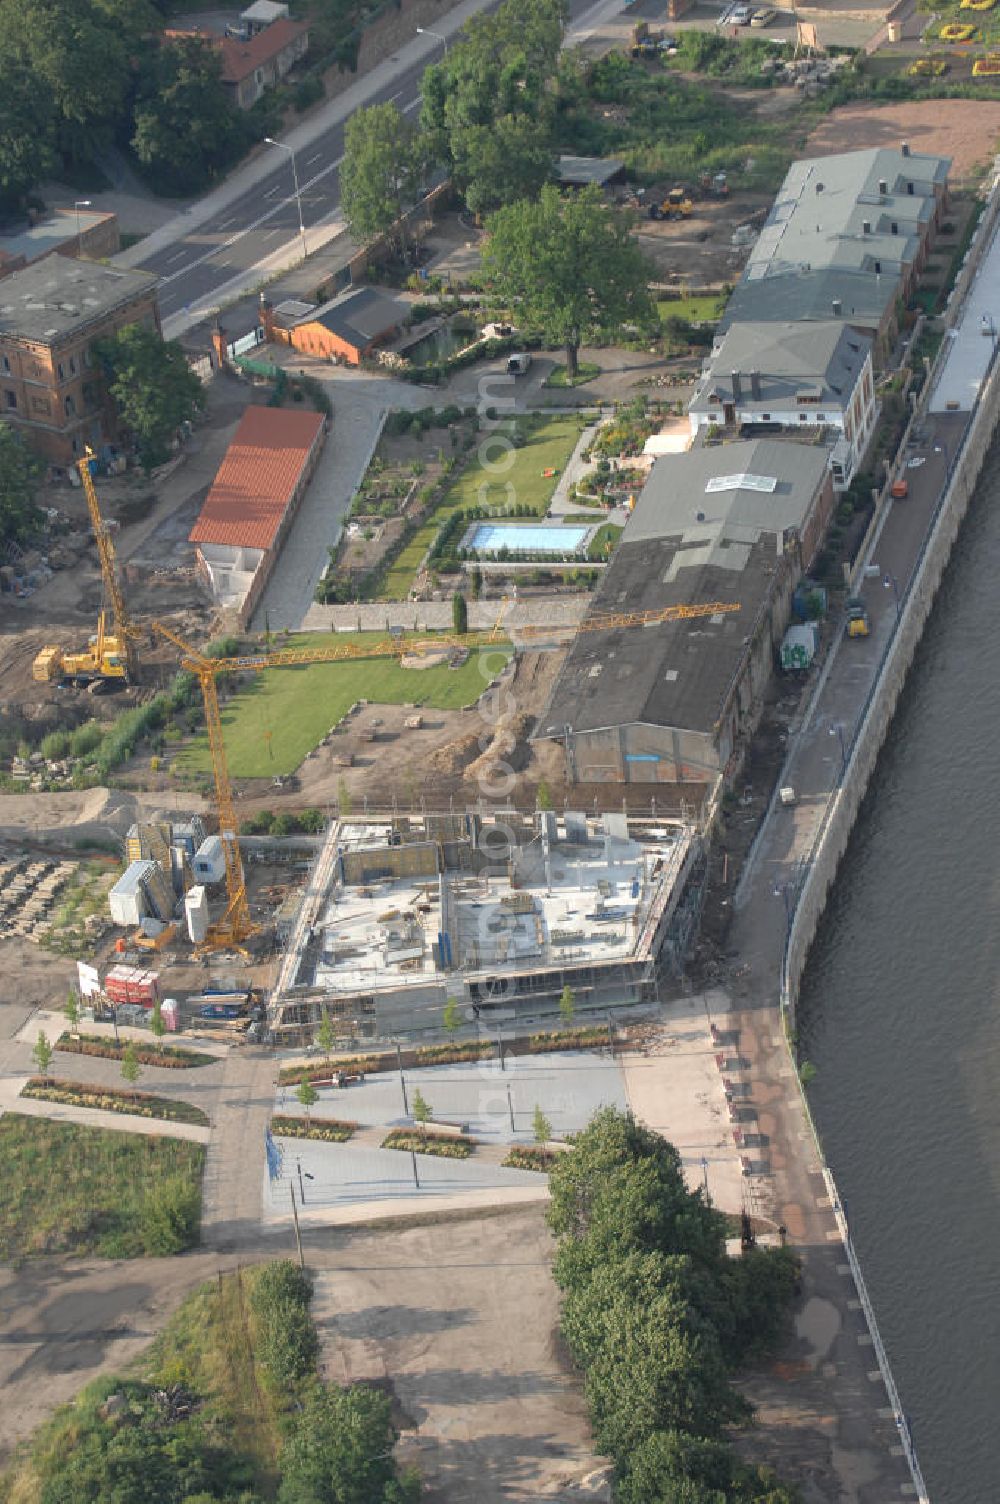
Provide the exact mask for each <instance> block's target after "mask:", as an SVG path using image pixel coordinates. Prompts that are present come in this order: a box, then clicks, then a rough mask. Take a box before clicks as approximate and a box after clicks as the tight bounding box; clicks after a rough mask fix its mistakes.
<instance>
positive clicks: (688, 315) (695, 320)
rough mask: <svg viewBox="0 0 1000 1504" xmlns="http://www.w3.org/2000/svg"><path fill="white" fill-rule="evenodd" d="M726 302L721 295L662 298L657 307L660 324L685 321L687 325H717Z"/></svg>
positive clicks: (703, 294) (699, 294) (698, 294)
mask: <svg viewBox="0 0 1000 1504" xmlns="http://www.w3.org/2000/svg"><path fill="white" fill-rule="evenodd" d="M725 306H726V300H725V298H724V297H723V296H722V294H721V293H696V294H694V295H693V296H692V297H688V298H661V299H660V300H659V301H658V303H657V305H656V312H657V314H658V315H659V319H660V323H661V324H665V323H666V321H667V319H683V320H684V322H685V323H686V324H717V323H718V322H719V320H720V319H721V317H722V313H723V309H724V308H725Z"/></svg>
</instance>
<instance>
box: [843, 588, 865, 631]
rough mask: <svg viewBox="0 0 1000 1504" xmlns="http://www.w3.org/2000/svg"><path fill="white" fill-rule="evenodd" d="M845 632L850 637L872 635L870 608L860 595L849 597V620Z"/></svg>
mask: <svg viewBox="0 0 1000 1504" xmlns="http://www.w3.org/2000/svg"><path fill="white" fill-rule="evenodd" d="M844 631H845V633H846V635H847V636H848V637H868V636H869V635H870V633H871V621H870V619H869V616H868V607H867V606H866V605H865V603H864V601H863V600H862V599H861V597H860V596H859V595H849V596H848V597H847V619H846V622H845V625H844Z"/></svg>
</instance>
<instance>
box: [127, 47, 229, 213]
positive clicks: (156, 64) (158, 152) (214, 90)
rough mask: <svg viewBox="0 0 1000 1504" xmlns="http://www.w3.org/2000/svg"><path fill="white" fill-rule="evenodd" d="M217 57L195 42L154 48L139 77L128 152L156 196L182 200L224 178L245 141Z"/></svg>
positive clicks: (214, 53)
mask: <svg viewBox="0 0 1000 1504" xmlns="http://www.w3.org/2000/svg"><path fill="white" fill-rule="evenodd" d="M221 75H222V63H221V60H220V57H219V54H218V52H217V51H215V49H214V48H211V47H207V46H206V45H205V44H204V43H203V42H201V41H199V40H198V39H197V38H190V39H189V38H182V39H179V40H178V41H176V42H172V43H170V44H168V45H164V46H161V47H157V48H154V49H153V51H152V53H151V54H150V56H149V57H148V59H147V61H146V63H145V65H144V67H143V69H142V72H141V74H140V78H139V82H138V86H137V90H136V101H135V110H134V116H133V125H134V131H133V134H132V141H131V145H132V149H133V151H134V152H135V155H136V158H137V159H138V161H139V163H140V164H141V165H142V166H143V167H144V168H145V169H146V170H147V172H148V174H149V176H150V178H151V179H152V181H153V182H154V183H155V185H156V187H157V188H158V189H159V191H160V192H163V193H176V194H186V193H193V192H196V191H197V190H198V189H199V188H204V187H205V186H206V184H207V183H208V182H210V180H211V179H212V178H213V177H215V176H216V175H217V174H218V173H220V172H224V171H225V170H226V168H228V167H230V166H231V165H232V163H233V162H234V161H235V160H236V159H237V157H239V156H240V154H241V153H242V152H243V151H244V150H245V148H246V146H247V145H248V143H249V140H250V133H249V132H248V129H247V123H246V120H245V119H244V118H243V117H242V116H241V115H240V114H239V112H238V111H236V110H234V109H233V106H232V104H231V103H230V101H229V99H228V97H227V95H226V93H225V90H224V89H223V88H222V84H221Z"/></svg>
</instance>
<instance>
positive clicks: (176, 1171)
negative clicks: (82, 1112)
mask: <svg viewBox="0 0 1000 1504" xmlns="http://www.w3.org/2000/svg"><path fill="white" fill-rule="evenodd" d="M0 1158H2V1161H3V1165H4V1174H3V1178H2V1180H0V1258H3V1259H4V1260H5V1261H7V1262H10V1261H12V1260H15V1259H22V1258H28V1257H31V1256H32V1255H38V1254H53V1253H69V1254H78V1255H83V1254H96V1255H98V1257H101V1258H116V1259H121V1258H138V1257H140V1256H141V1255H142V1254H143V1253H144V1252H145V1246H144V1243H143V1238H142V1219H143V1212H144V1208H145V1205H146V1202H147V1199H148V1197H149V1196H150V1195H151V1194H152V1193H155V1192H156V1190H157V1189H158V1188H159V1187H161V1186H162V1185H163V1184H164V1183H165V1182H167V1181H170V1180H177V1179H180V1180H182V1181H183V1182H184V1183H185V1184H186V1185H187V1186H188V1187H189V1188H190V1189H191V1190H192V1191H194V1192H195V1193H196V1194H197V1195H198V1196H199V1197H200V1194H201V1172H202V1167H203V1165H204V1160H205V1150H204V1147H203V1146H202V1145H201V1144H191V1143H187V1142H186V1141H184V1140H181V1139H174V1138H151V1137H147V1136H146V1135H145V1134H138V1133H117V1132H115V1131H113V1130H110V1129H106V1128H88V1127H85V1126H84V1125H83V1124H82V1123H54V1122H50V1121H49V1120H48V1119H46V1118H29V1117H24V1116H23V1115H22V1114H20V1113H5V1114H4V1116H3V1117H2V1118H0Z"/></svg>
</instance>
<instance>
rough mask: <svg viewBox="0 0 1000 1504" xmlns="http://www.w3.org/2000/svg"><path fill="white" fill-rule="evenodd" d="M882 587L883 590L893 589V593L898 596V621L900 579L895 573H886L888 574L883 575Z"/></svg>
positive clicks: (897, 617)
mask: <svg viewBox="0 0 1000 1504" xmlns="http://www.w3.org/2000/svg"><path fill="white" fill-rule="evenodd" d="M882 589H883V590H891V591H892V593H893V595H894V596H895V598H896V620H897V621H898V620H899V612H900V600H899V581H898V580H897V579H896V576H895V575H894V574H888V573H886V574H884V575H883V576H882Z"/></svg>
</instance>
